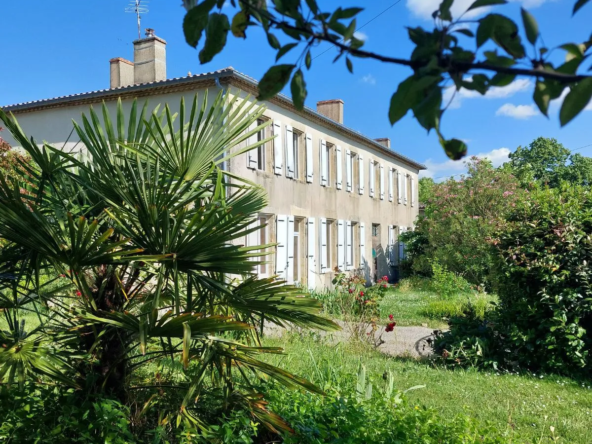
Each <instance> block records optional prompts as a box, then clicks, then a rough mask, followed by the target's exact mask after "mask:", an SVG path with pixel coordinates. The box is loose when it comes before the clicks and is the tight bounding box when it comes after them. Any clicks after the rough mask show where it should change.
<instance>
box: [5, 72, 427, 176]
mask: <svg viewBox="0 0 592 444" xmlns="http://www.w3.org/2000/svg"><path fill="white" fill-rule="evenodd" d="M203 83H206V84H208V83H211V84H212V85H214V84H224V85H227V84H228V85H232V86H236V87H238V88H241V89H246V90H250V91H252V92H255V93H256V92H257V85H258V82H257V80H255V79H253V78H251V77H249V76H247V75H245V74H243V73H241V72H239V71H236V70H235V69H234V68H232V67H228V68H224V69H221V70H218V71H212V72H208V73H203V74H195V75H188V76H186V77H176V78H173V79H167V80H161V81H157V82H149V83H141V84H136V85H130V86H122V87H119V88H110V89H101V90H97V91H90V92H85V93H79V94H72V95H68V96H61V97H55V98H51V99H42V100H35V101H32V102H23V103H17V104H14V105H6V106H2V109H3V110H4V111H5V112H10V113H14V114H21V113H28V112H34V111H39V110H43V109H50V108H58V107H64V106H75V105H83V104H90V103H97V102H101V101H103V100H115V99H117V98H118V97H121V98H126V97H141V96H148V95H154V94H160V93H166V92H173V91H184V90H190V89H193V88H194V87H195V86H197V85H199V86H202V84H203ZM269 102H272V103H276V104H278V105H280V106H283V107H284V108H287V109H290V110H291V111H293V112H296V113H299V114H302V115H304V116H305V117H307V118H308V119H311V120H314V121H316V122H318V123H319V124H321V125H323V126H325V127H328V128H331V129H333V130H335V131H337V132H339V133H341V134H344V135H345V136H347V137H349V138H351V139H354V140H357V141H359V142H361V143H364V144H365V145H367V146H369V147H371V148H373V149H375V150H377V151H379V152H381V153H384V154H387V155H388V156H390V157H393V158H395V159H398V160H400V161H403V162H405V163H407V164H409V165H411V166H413V167H415V168H417V169H419V170H425V169H426V167H425V166H424V165H423V164H421V163H418V162H416V161H414V160H413V159H411V158H409V157H407V156H404V155H403V154H400V153H398V152H396V151H394V150H392V149H390V148H386V147H385V146H383V145H381V144H380V143H378V142H377V141H375V140H374V139H371V138H369V137H367V136H364V135H363V134H361V133H360V132H358V131H355V130H353V129H351V128H348V127H347V126H345V125H343V124H341V123H339V122H336V121H334V120H332V119H329V118H328V117H326V116H324V115H322V114H320V113H318V112H316V111H315V110H313V109H311V108H309V107H306V106H305V107H304V109H303V110H302V111H297V110H296V109H295V107H294V104H293V102H292V100H291V99H290V98H289V97H287V96H285V95H284V94H278V95H277V96H276V97H274V98H272V99H270V100H269Z"/></svg>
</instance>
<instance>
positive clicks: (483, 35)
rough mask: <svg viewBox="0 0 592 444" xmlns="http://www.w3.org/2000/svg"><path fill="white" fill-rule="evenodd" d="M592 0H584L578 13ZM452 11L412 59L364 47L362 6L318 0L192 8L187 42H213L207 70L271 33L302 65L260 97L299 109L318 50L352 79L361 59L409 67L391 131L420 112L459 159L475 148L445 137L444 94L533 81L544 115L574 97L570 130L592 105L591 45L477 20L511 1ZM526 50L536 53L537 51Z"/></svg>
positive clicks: (277, 75) (396, 97)
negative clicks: (236, 41) (253, 37)
mask: <svg viewBox="0 0 592 444" xmlns="http://www.w3.org/2000/svg"><path fill="white" fill-rule="evenodd" d="M588 2H589V0H577V1H576V2H575V5H574V8H573V13H574V14H575V13H576V12H577V11H579V10H580V9H581V8H582V7H584V6H585V5H586V4H587V3H588ZM453 3H454V0H442V2H441V3H440V6H439V8H438V9H437V10H436V11H434V13H433V18H434V25H435V27H434V29H424V28H422V27H416V28H409V29H408V35H409V39H410V40H411V41H412V42H413V44H414V45H415V48H414V49H413V51H412V53H411V55H409V56H402V57H401V56H398V55H396V56H394V55H391V54H378V53H374V52H371V51H367V50H364V49H363V44H364V42H363V41H362V40H360V39H358V38H356V36H355V31H356V29H357V21H356V20H357V16H358V14H359V13H360V12H361V11H362V8H359V7H351V8H345V9H344V8H342V7H338V8H337V9H335V10H334V11H327V10H324V9H322V7H321V6H319V4H318V2H317V0H272V2H271V4H272V5H273V9H270V8H269V7H268V2H267V0H230V5H229V6H230V8H224V6H227V4H228V2H227V1H226V0H202V1H199V0H183V5H184V7H185V8H186V10H187V14H186V16H185V18H184V21H183V31H184V33H185V38H186V40H187V43H188V44H189V45H191V46H193V47H195V48H197V46H198V45H200V43H201V41H202V36H203V35H204V34H205V41H204V43H203V45H202V49H201V50H200V52H199V60H200V62H201V63H207V62H209V61H211V60H212V59H213V58H214V56H215V55H216V54H218V53H219V52H220V51H222V50H223V49H224V47H225V45H226V41H227V37H228V33H229V32H231V33H232V35H233V36H235V37H237V38H242V39H246V38H247V34H248V33H249V28H253V27H260V28H261V29H262V30H263V31H264V32H265V34H266V36H267V41H268V43H269V46H270V47H271V48H273V49H274V50H275V51H276V52H277V56H276V62H279V60H280V59H281V58H282V57H284V56H285V55H286V54H288V53H289V52H291V51H293V50H295V49H296V48H299V49H300V53H299V55H298V56H297V57H294V60H295V62H291V63H278V64H276V65H274V66H272V67H271V68H270V69H269V70H268V71H267V72H266V73H265V75H264V76H263V78H262V79H261V81H260V83H259V98H260V99H262V100H264V99H269V98H270V97H272V96H274V95H276V94H277V93H279V92H280V91H281V90H282V89H283V88H284V87H285V86H286V85H287V84H288V82H290V89H291V92H292V99H293V101H294V104H295V106H296V107H297V108H299V109H302V107H303V106H304V102H305V100H306V96H307V90H306V82H305V79H304V70H305V69H306V70H309V69H310V68H311V66H312V63H313V56H312V54H311V49H312V48H314V47H315V46H316V45H317V44H318V43H321V42H329V43H331V44H332V45H333V46H334V47H335V48H337V49H338V51H339V52H338V54H337V57H336V58H335V61H337V60H339V59H344V61H345V65H346V67H347V69H348V70H349V71H350V72H353V69H354V64H353V59H354V58H370V59H374V60H378V61H381V62H384V63H392V64H395V65H401V66H405V67H407V68H409V69H410V70H411V71H412V73H411V75H410V76H409V77H407V78H406V79H405V80H404V81H402V82H401V83H399V85H398V86H397V90H396V92H395V93H394V94H393V96H392V98H391V102H390V108H389V120H390V122H391V124H395V123H396V122H397V121H399V120H400V119H401V118H403V117H404V116H405V115H406V114H407V113H408V112H409V111H412V112H413V114H414V116H415V118H416V120H417V121H418V122H419V124H420V125H421V126H422V127H424V128H425V129H426V130H427V131H431V130H432V129H433V130H435V131H436V132H437V134H438V137H439V140H440V144H441V145H442V147H443V148H444V151H445V152H446V154H447V155H448V156H449V157H450V158H452V159H459V158H461V157H463V156H464V155H465V154H466V151H467V146H466V144H465V143H464V142H463V141H462V140H460V139H455V138H452V139H447V138H445V137H444V135H443V133H442V131H441V127H440V122H441V120H442V114H443V113H444V111H445V110H446V107H447V104H446V103H442V96H443V94H442V91H443V89H444V88H446V87H448V86H450V85H453V86H454V88H455V90H456V91H458V90H460V89H461V88H464V89H467V90H471V91H477V92H478V93H480V94H486V93H487V91H488V90H489V89H490V88H492V87H500V88H503V87H506V86H508V85H509V84H511V83H512V82H513V81H514V79H515V78H516V77H517V76H525V77H530V78H532V79H533V80H536V82H535V87H534V91H533V100H534V102H535V103H536V104H537V106H538V108H539V110H540V111H541V113H543V114H544V115H545V116H546V115H547V113H548V110H549V103H550V101H551V100H553V99H557V98H559V97H560V96H561V94H562V92H564V91H568V93H567V95H566V97H565V100H564V101H563V105H562V107H561V111H560V114H559V120H560V122H561V125H565V124H567V123H568V122H569V121H570V120H572V119H573V118H574V117H575V116H576V115H578V114H579V113H580V112H581V111H582V110H583V109H584V108H585V107H586V105H587V104H588V102H589V101H590V98H591V97H592V77H591V76H590V75H589V74H588V73H587V71H586V70H587V67H586V66H583V62H584V60H586V58H587V57H588V56H589V54H590V47H591V46H592V40H588V41H585V42H575V43H572V42H570V43H565V44H563V45H560V46H559V47H558V48H548V47H546V46H545V43H544V41H543V39H542V36H541V34H540V32H539V27H538V24H537V21H536V19H535V18H534V16H533V15H532V14H530V13H529V12H528V11H526V10H525V9H522V10H521V14H522V17H521V18H522V23H521V25H522V29H520V28H521V27H520V26H519V25H518V24H517V23H515V22H514V21H513V20H512V19H510V18H509V17H507V16H505V15H502V14H500V13H498V12H492V13H489V14H486V15H484V16H481V17H480V18H478V19H473V18H471V17H472V16H473V15H474V14H475V13H477V14H478V13H479V12H481V11H483V9H482V8H484V7H489V6H496V5H504V4H506V3H508V2H507V1H506V0H476V1H474V2H473V3H472V4H471V5H470V6H469V8H468V9H467V10H466V11H465V12H464V13H463V14H461V15H460V16H458V17H453V15H452V13H451V7H452V5H453ZM223 8H224V9H223ZM230 10H234V12H233V13H234V16H233V17H232V19H230V18H229V17H228V15H226V12H227V11H230ZM469 23H470V24H472V23H477V24H478V25H477V30H476V33H473V31H471V30H470V29H468V28H467V26H466V25H467V24H469ZM278 36H279V37H278ZM524 37H526V39H525V40H526V41H524V40H523V38H524ZM285 42H287V43H285ZM525 44H527V45H529V46H531V48H530V50H529V51H527V48H525ZM391 46H392V47H393V48H397V47H398V45H396V44H393V45H391ZM475 47H476V48H477V49H476V50H474V49H473V48H475ZM555 49H557V50H559V51H561V52H563V53H565V55H566V58H565V61H564V62H560V63H555V62H554V61H553V59H551V57H550V56H551V53H553V52H554V51H553V50H555ZM529 54H532V55H529ZM290 79H291V81H290Z"/></svg>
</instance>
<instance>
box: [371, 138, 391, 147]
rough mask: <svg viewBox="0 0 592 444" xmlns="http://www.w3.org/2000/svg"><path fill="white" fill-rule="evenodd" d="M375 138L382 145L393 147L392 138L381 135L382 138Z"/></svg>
mask: <svg viewBox="0 0 592 444" xmlns="http://www.w3.org/2000/svg"><path fill="white" fill-rule="evenodd" d="M374 140H376V141H377V142H378V143H380V144H381V145H382V146H385V147H387V148H390V147H391V139H389V138H388V137H381V138H380V139H374Z"/></svg>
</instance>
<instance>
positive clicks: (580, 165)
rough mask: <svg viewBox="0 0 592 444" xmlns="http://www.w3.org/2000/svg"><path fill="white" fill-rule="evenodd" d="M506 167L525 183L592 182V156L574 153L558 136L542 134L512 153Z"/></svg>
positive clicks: (551, 184)
mask: <svg viewBox="0 0 592 444" xmlns="http://www.w3.org/2000/svg"><path fill="white" fill-rule="evenodd" d="M506 165H507V167H508V168H509V169H510V170H511V171H512V173H513V174H514V175H516V176H517V177H518V178H519V179H520V180H521V181H522V183H523V184H524V185H526V186H528V185H529V184H531V183H532V182H533V181H539V182H541V183H542V184H545V185H548V186H550V187H557V186H558V185H559V183H560V182H562V181H566V182H570V183H573V184H580V185H588V184H590V183H591V182H592V159H590V158H589V157H584V156H582V155H580V154H571V151H570V150H568V149H567V148H565V147H564V146H563V145H562V144H561V143H559V142H558V141H557V140H555V139H548V138H545V137H539V138H537V139H535V140H534V141H532V142H531V144H530V145H529V146H528V147H521V146H519V147H518V148H517V149H516V151H515V152H513V153H510V162H508V163H507V164H506Z"/></svg>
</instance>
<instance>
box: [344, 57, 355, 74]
mask: <svg viewBox="0 0 592 444" xmlns="http://www.w3.org/2000/svg"><path fill="white" fill-rule="evenodd" d="M345 65H346V66H347V70H348V71H349V72H350V73H352V74H353V73H354V65H353V63H352V61H351V59H350V58H349V57H346V58H345Z"/></svg>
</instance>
